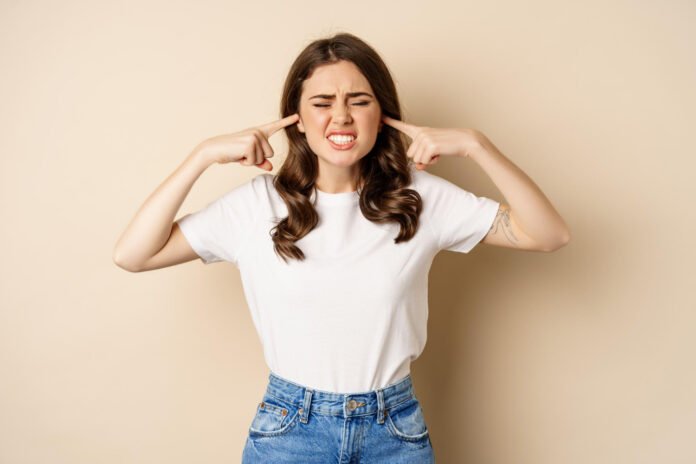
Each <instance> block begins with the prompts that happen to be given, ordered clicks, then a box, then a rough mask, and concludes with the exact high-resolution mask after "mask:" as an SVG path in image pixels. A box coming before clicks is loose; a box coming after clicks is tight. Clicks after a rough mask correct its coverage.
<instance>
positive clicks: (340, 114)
mask: <svg viewBox="0 0 696 464" xmlns="http://www.w3.org/2000/svg"><path fill="white" fill-rule="evenodd" d="M334 108H335V109H334V113H333V120H334V121H336V122H338V123H351V122H352V121H353V119H352V117H351V115H350V107H349V106H348V105H346V104H343V103H338V104H336V105H335V106H334Z"/></svg>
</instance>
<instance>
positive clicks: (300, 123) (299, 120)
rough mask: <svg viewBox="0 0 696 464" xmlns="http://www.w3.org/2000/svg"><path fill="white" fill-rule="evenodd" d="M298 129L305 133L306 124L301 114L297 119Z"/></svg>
mask: <svg viewBox="0 0 696 464" xmlns="http://www.w3.org/2000/svg"><path fill="white" fill-rule="evenodd" d="M297 130H299V131H300V132H302V133H303V134H304V133H305V129H304V124H302V116H300V119H298V120H297Z"/></svg>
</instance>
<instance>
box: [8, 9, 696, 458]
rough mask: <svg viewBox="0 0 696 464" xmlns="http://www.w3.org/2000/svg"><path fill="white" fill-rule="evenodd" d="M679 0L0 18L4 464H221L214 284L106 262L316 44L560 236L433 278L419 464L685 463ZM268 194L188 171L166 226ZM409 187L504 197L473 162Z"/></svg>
mask: <svg viewBox="0 0 696 464" xmlns="http://www.w3.org/2000/svg"><path fill="white" fill-rule="evenodd" d="M695 5H696V4H694V3H693V2H691V1H675V0H672V1H666V2H657V1H652V2H650V1H641V2H628V1H616V0H614V1H598V0H590V1H584V2H557V1H550V0H548V1H531V2H529V1H528V2H512V1H500V2H460V1H457V2H455V1H448V2H422V1H419V2H403V1H399V2H396V1H393V2H349V3H346V4H340V3H335V2H334V3H326V2H318V1H307V2H275V3H269V2H244V3H240V2H222V1H199V2H195V3H194V2H178V1H174V2H171V1H168V2H165V1H151V0H140V1H138V2H135V1H130V2H88V1H62V2H48V1H43V2H38V1H24V2H17V1H3V2H1V3H0V60H1V63H2V64H1V66H2V72H1V73H0V92H1V93H0V102H1V103H0V123H1V126H2V129H1V131H2V132H1V133H2V137H1V138H0V153H1V158H0V160H1V161H0V163H1V164H0V189H1V191H2V196H1V200H0V213H1V217H2V227H0V237H1V238H2V244H3V247H2V248H3V253H2V254H3V256H2V260H1V261H0V263H1V264H0V306H1V311H0V462H2V463H8V464H9V463H12V464H39V463H51V464H67V463H70V464H82V463H84V464H87V463H95V462H99V463H102V464H111V463H159V462H167V463H170V464H175V463H191V462H201V463H223V462H239V460H240V457H241V450H242V448H243V446H244V441H245V439H246V433H247V428H248V426H249V424H250V421H251V419H252V417H253V415H254V412H255V408H256V405H257V402H258V401H259V400H260V398H261V396H262V394H263V389H264V388H265V385H266V381H267V376H268V369H267V367H266V365H265V363H264V360H263V357H262V349H261V345H260V343H259V341H258V338H257V335H256V333H255V331H254V328H253V325H252V323H251V319H250V315H249V313H248V308H247V306H246V302H245V299H244V296H243V293H242V288H241V283H240V279H239V273H238V271H237V269H236V268H235V267H234V266H233V265H231V264H229V263H216V264H213V265H209V266H204V265H203V264H202V263H201V262H200V261H198V260H196V261H193V262H190V263H186V264H183V265H180V266H175V267H171V268H167V269H161V270H157V271H152V272H145V273H138V274H135V273H128V272H126V271H124V270H122V269H120V268H118V267H117V266H116V265H115V264H114V263H113V262H112V251H113V247H114V244H115V243H116V240H117V239H118V237H119V236H120V234H121V233H122V232H123V230H124V228H125V227H126V225H127V224H128V222H129V221H130V220H131V218H132V217H133V215H134V214H135V212H136V211H137V209H138V208H139V207H140V205H141V204H142V202H143V201H144V200H145V199H146V198H147V197H148V195H149V194H150V193H151V192H152V191H153V190H154V189H155V188H156V187H157V186H158V185H159V184H160V183H161V182H162V181H163V180H164V179H165V178H166V177H167V176H168V175H169V174H170V173H171V172H172V171H173V170H174V169H175V168H176V167H177V166H178V165H179V164H180V163H181V162H182V161H183V159H184V158H185V157H186V156H187V155H188V154H189V153H190V151H191V150H192V149H193V147H194V146H195V145H197V144H198V143H199V142H200V141H201V140H203V139H205V138H208V137H212V136H214V135H218V134H222V133H227V132H236V131H238V130H241V129H244V128H246V127H249V126H252V125H258V124H261V123H265V122H268V121H271V120H275V119H277V118H278V117H279V113H278V106H279V100H280V95H281V89H282V84H283V81H284V79H285V76H286V73H287V71H288V70H289V67H290V65H291V63H292V61H293V60H294V58H295V57H296V56H297V54H298V53H299V52H300V51H301V49H302V48H304V46H305V45H307V44H308V43H309V42H311V41H312V40H314V39H317V38H320V37H323V36H325V35H328V34H332V33H335V32H339V31H348V32H352V33H354V34H356V35H358V36H360V37H361V38H363V39H364V40H366V41H367V42H368V43H370V44H371V45H372V46H374V47H375V48H376V49H377V51H378V52H379V53H380V54H381V56H382V57H383V58H384V60H385V61H386V63H387V64H388V66H389V67H390V69H391V71H392V73H393V76H394V78H395V80H396V82H397V86H398V90H399V93H400V97H401V100H402V104H403V109H404V119H405V120H406V121H408V122H412V123H414V124H419V125H427V126H431V127H472V128H476V129H478V130H481V131H482V132H483V133H484V134H486V135H487V136H488V137H489V138H490V139H491V140H492V141H493V142H494V143H495V144H496V146H497V147H498V148H500V149H501V151H502V152H503V153H504V154H505V155H506V156H507V157H508V158H510V159H511V160H512V161H513V162H514V163H515V164H517V165H518V166H519V167H520V168H522V169H523V170H524V171H525V172H526V173H527V174H528V175H529V176H530V177H531V178H532V179H533V180H534V181H535V182H536V183H537V185H539V186H540V188H541V189H542V190H543V191H544V193H545V194H546V195H547V196H548V197H549V198H550V200H551V202H552V203H553V205H554V206H555V207H556V208H557V210H558V211H559V213H560V214H561V215H562V216H563V218H564V219H565V220H566V222H567V223H568V225H569V227H570V229H571V233H572V241H571V243H570V244H568V245H567V246H566V247H564V248H562V249H560V250H558V251H557V252H554V253H537V252H526V251H518V250H511V249H505V248H497V247H491V246H488V245H479V246H478V247H477V248H476V249H475V250H474V251H472V252H471V253H470V254H467V255H465V254H457V253H453V252H443V253H441V254H440V255H438V257H437V258H436V260H435V262H434V264H433V268H432V270H431V273H430V286H429V292H430V317H429V321H428V330H429V335H428V342H427V345H426V348H425V351H424V353H423V354H422V356H421V357H420V358H419V359H418V360H417V361H416V362H415V363H414V365H413V367H412V373H413V378H414V384H415V388H416V392H417V394H418V395H419V397H420V399H421V402H422V405H423V408H424V413H425V417H426V421H427V423H428V426H429V428H430V432H431V440H432V443H433V446H434V449H435V453H436V457H437V458H438V462H441V463H463V462H466V463H477V464H504V463H505V464H507V463H514V464H558V463H563V464H586V463H593V464H615V463H622V464H623V463H632V464H633V463H635V464H637V463H646V464H647V463H651V464H654V463H670V464H677V463H693V462H696V447H694V444H693V436H694V430H696V395H695V394H694V393H695V388H696V375H695V373H694V354H695V350H696V337H694V332H695V329H696V311H695V309H696V298H695V297H694V288H695V287H696V279H694V276H695V273H694V269H693V264H694V258H695V257H696V256H695V255H696V252H695V250H696V247H695V246H694V243H693V237H694V233H695V232H696V230H695V229H696V227H695V226H696V220H695V218H694V212H693V209H692V208H691V204H690V203H691V202H692V201H693V199H694V198H696V195H695V193H696V188H695V187H694V185H695V184H694V182H693V180H692V177H693V172H694V168H696V162H694V156H695V155H696V150H695V148H696V142H694V127H695V121H696V118H695V116H696V110H695V109H694V108H696V90H695V89H696V85H695V84H696V79H695V78H696V53H695V51H696V50H695V48H696V47H695V46H694V44H696V28H694V27H693V25H694V24H696V6H695ZM283 137H284V135H283V134H282V133H280V134H278V135H275V136H273V137H272V138H271V143H272V145H273V147H274V149H275V151H276V156H275V157H274V158H272V159H271V161H272V163H273V164H274V165H275V166H276V168H275V170H274V171H277V168H278V166H279V165H280V163H281V162H282V160H283V158H284V156H285V147H286V141H285V140H284V138H283ZM263 172H264V171H261V170H260V169H258V168H255V167H243V166H240V165H237V164H228V165H215V166H213V167H211V168H210V169H209V170H208V171H206V172H205V173H204V174H203V175H202V176H201V178H200V179H199V180H198V182H197V183H196V184H195V185H194V187H193V189H192V191H191V193H190V194H189V196H188V198H187V199H186V201H185V202H184V204H183V205H182V208H181V210H180V212H179V214H177V217H180V216H182V215H183V214H185V213H187V212H191V211H194V210H197V209H199V208H201V207H203V206H204V205H205V204H207V203H208V202H209V201H211V200H213V199H214V198H217V197H218V196H219V195H222V194H223V193H224V192H226V191H228V190H229V189H230V188H232V187H234V186H236V185H239V184H240V183H242V182H244V181H246V180H248V179H250V178H251V177H253V176H256V175H259V174H261V173H263ZM430 172H433V173H435V174H438V175H440V176H442V177H445V178H446V179H448V180H450V181H452V182H455V183H457V184H458V185H460V186H461V187H463V188H466V189H467V190H470V191H472V192H474V193H476V194H477V195H484V196H488V197H490V198H494V199H496V200H499V201H506V199H505V198H504V197H503V196H502V195H501V193H500V192H499V190H498V189H497V188H496V186H495V185H494V184H493V183H492V182H491V180H490V179H489V178H488V177H487V176H486V175H485V173H484V172H483V171H482V170H481V169H480V168H479V167H478V165H476V163H475V162H474V161H472V160H464V159H454V158H443V159H441V160H440V162H439V163H438V164H437V165H435V166H433V167H431V168H430ZM272 288H273V282H269V291H272Z"/></svg>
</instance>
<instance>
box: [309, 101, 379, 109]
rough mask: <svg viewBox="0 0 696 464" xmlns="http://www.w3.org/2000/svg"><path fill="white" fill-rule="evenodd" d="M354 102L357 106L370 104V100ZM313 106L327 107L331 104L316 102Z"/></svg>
mask: <svg viewBox="0 0 696 464" xmlns="http://www.w3.org/2000/svg"><path fill="white" fill-rule="evenodd" d="M353 104H354V105H356V106H367V105H369V104H370V102H369V101H362V102H356V103H353ZM313 106H316V107H318V108H325V107H327V106H331V105H328V104H327V105H320V104H316V105H313Z"/></svg>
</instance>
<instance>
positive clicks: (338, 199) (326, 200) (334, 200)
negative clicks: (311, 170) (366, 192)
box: [314, 188, 360, 205]
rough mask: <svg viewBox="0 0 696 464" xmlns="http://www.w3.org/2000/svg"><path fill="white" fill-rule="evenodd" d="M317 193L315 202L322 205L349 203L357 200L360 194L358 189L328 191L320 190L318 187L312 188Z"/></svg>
mask: <svg viewBox="0 0 696 464" xmlns="http://www.w3.org/2000/svg"><path fill="white" fill-rule="evenodd" d="M314 190H315V191H316V194H317V204H318V205H319V204H323V205H351V204H355V203H357V202H358V200H359V199H360V194H359V193H358V191H357V190H356V191H353V192H340V193H328V192H322V191H321V190H319V189H318V188H315V189H314Z"/></svg>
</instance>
